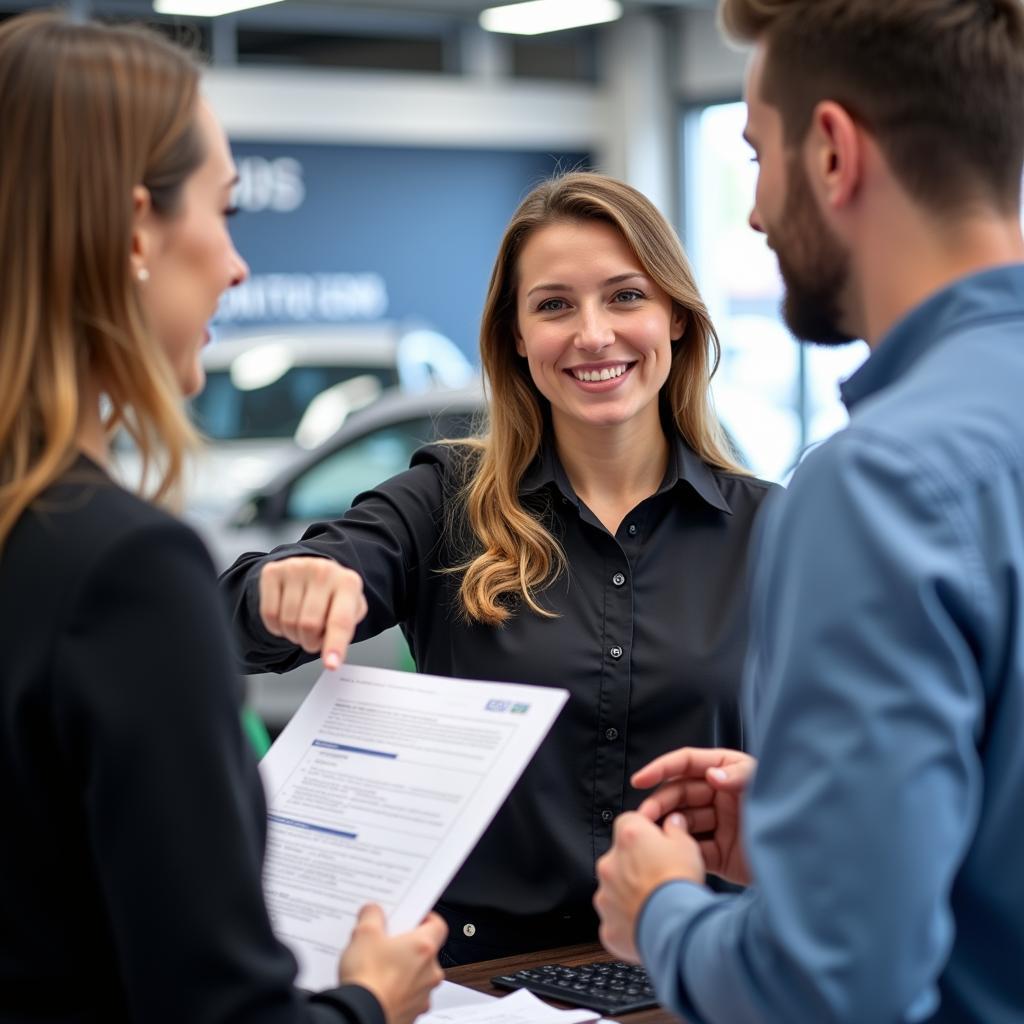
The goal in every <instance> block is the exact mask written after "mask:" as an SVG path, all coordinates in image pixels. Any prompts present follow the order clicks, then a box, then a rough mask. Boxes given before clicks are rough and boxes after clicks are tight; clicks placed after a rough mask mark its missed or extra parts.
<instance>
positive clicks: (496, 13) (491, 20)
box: [480, 0, 622, 36]
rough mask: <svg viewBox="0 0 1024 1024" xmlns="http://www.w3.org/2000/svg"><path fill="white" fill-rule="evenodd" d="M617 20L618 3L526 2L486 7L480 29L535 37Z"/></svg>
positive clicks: (577, 0)
mask: <svg viewBox="0 0 1024 1024" xmlns="http://www.w3.org/2000/svg"><path fill="white" fill-rule="evenodd" d="M621 17H622V4H621V3H619V2H618V0H527V2H526V3H521V4H507V5H505V6H504V7H489V8H488V9H487V10H486V11H483V12H481V14H480V27H481V28H484V29H486V30H487V31H488V32H507V33H510V34H513V35H519V36H536V35H540V34H541V33H543V32H561V31H562V30H564V29H567V28H582V27H583V26H584V25H603V24H605V23H606V22H609V21H617V20H618V19H619V18H621Z"/></svg>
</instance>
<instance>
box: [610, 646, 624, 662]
mask: <svg viewBox="0 0 1024 1024" xmlns="http://www.w3.org/2000/svg"><path fill="white" fill-rule="evenodd" d="M608 653H609V654H610V655H611V656H612V657H613V658H616V659H618V658H621V657H622V648H621V647H618V646H616V647H613V648H612V649H611V650H610V651H609V652H608Z"/></svg>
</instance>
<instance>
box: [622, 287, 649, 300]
mask: <svg viewBox="0 0 1024 1024" xmlns="http://www.w3.org/2000/svg"><path fill="white" fill-rule="evenodd" d="M643 297H644V293H643V292H640V291H637V290H636V289H635V288H626V289H625V290H624V291H621V292H616V294H615V301H616V302H639V301H640V299H642V298H643Z"/></svg>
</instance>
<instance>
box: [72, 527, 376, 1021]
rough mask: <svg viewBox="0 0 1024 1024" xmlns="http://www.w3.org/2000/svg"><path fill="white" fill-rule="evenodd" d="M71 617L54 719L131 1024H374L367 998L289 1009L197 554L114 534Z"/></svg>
mask: <svg viewBox="0 0 1024 1024" xmlns="http://www.w3.org/2000/svg"><path fill="white" fill-rule="evenodd" d="M71 607H72V613H71V618H70V621H69V623H68V627H67V628H66V629H65V630H64V631H62V634H61V638H60V640H59V642H58V643H59V647H58V650H57V651H56V652H55V659H56V660H55V665H56V672H55V674H54V676H55V693H54V697H55V702H56V709H55V712H56V715H57V722H58V728H59V733H60V742H61V745H62V747H63V748H64V756H65V757H66V759H67V762H68V767H69V769H70V770H71V771H72V772H73V773H74V775H75V776H76V777H77V778H78V779H79V780H80V792H81V813H82V816H83V826H84V828H85V829H86V830H87V832H88V835H89V847H90V849H91V853H92V856H93V857H94V859H95V864H94V871H95V876H96V878H97V879H98V884H99V888H100V899H101V901H102V907H101V908H98V910H99V912H100V913H101V915H102V917H103V918H105V920H106V921H107V923H108V927H109V929H110V933H111V941H112V944H113V947H114V950H115V955H116V957H117V960H118V967H119V972H120V975H121V977H122V979H123V985H124V990H125V993H126V999H127V1002H128V1010H129V1013H130V1015H131V1017H132V1019H134V1020H140V1021H146V1022H147V1024H163V1022H166V1024H182V1022H183V1021H188V1022H189V1024H222V1022H228V1021H231V1022H242V1021H244V1022H246V1024H249V1022H252V1024H284V1022H300V1021H301V1022H307V1021H310V1022H311V1021H324V1022H326V1021H339V1020H348V1021H351V1022H353V1024H383V1015H382V1013H381V1011H380V1007H379V1005H378V1004H377V1002H376V1000H375V999H374V998H373V997H372V996H371V995H370V993H369V992H367V991H365V990H364V989H360V988H356V987H350V988H349V989H344V988H342V989H339V990H336V991H335V992H332V993H326V994H325V995H324V997H323V999H321V1000H317V1001H315V1002H314V1001H311V1000H310V999H309V998H308V997H307V996H304V995H303V994H301V993H299V992H298V991H297V990H296V989H295V988H294V986H293V979H294V975H295V964H294V961H293V959H292V957H291V955H290V954H289V953H288V952H287V950H286V949H285V948H284V947H283V946H282V945H281V944H280V943H279V942H278V941H277V939H276V938H275V937H274V935H273V932H272V931H271V927H270V921H269V918H268V915H267V911H266V909H265V905H264V902H263V896H262V889H261V882H260V880H261V868H262V858H263V844H264V838H265V808H264V805H263V795H262V788H261V786H260V783H259V779H258V775H257V772H256V766H255V762H254V760H253V758H252V756H251V754H250V752H249V750H248V748H247V746H246V743H245V741H244V737H243V735H242V731H241V727H240V722H239V702H238V695H239V684H238V681H237V680H236V679H235V676H234V669H233V666H232V664H231V658H230V656H229V652H228V647H227V644H226V642H225V632H226V626H225V623H224V617H223V612H222V609H221V605H220V603H219V601H218V595H217V591H216V588H215V586H214V583H213V571H212V566H211V564H210V561H209V557H208V555H207V553H206V551H205V550H204V549H203V547H202V545H201V544H200V542H199V540H198V539H197V538H196V537H195V536H194V534H192V533H191V531H189V530H188V529H186V528H185V527H184V526H182V525H181V524H178V523H176V522H174V521H172V520H166V521H165V520H162V519H161V520H157V521H155V522H154V521H150V522H148V523H145V524H142V525H140V526H139V527H137V528H134V529H131V530H128V531H120V532H119V534H118V539H117V540H116V541H113V542H112V543H111V545H110V548H109V550H106V551H104V552H101V553H98V554H97V557H96V558H95V559H94V561H93V564H92V567H91V569H90V571H89V572H88V573H87V574H86V576H85V580H84V582H83V584H82V587H81V592H80V593H79V594H78V595H76V596H75V598H74V599H73V600H72V602H71Z"/></svg>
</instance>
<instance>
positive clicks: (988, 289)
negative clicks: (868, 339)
mask: <svg viewBox="0 0 1024 1024" xmlns="http://www.w3.org/2000/svg"><path fill="white" fill-rule="evenodd" d="M1022 308H1024V264H1020V263H1014V264H1011V265H1010V266H1005V267H996V268H995V269H994V270H983V271H981V272H980V273H977V274H971V275H969V276H968V277H962V278H961V279H960V280H959V281H956V282H954V283H953V284H951V285H949V286H948V287H947V288H944V289H942V291H940V292H936V294H934V295H932V296H931V297H930V298H927V299H925V300H924V302H922V303H921V304H920V305H919V306H916V307H915V308H914V309H912V310H911V311H910V312H909V313H908V314H907V315H906V316H905V317H904V318H903V319H902V320H900V321H899V322H898V323H897V324H896V325H895V327H893V328H892V329H891V330H890V331H889V333H888V334H886V335H885V336H884V337H883V338H882V340H881V341H880V342H879V344H878V346H877V347H876V348H875V350H874V351H873V352H872V353H871V355H870V356H869V357H868V360H867V362H866V363H864V365H863V366H862V367H861V368H860V369H859V370H857V372H856V373H854V374H853V376H851V377H850V378H849V379H848V380H846V381H844V382H843V383H842V384H841V385H840V388H839V390H840V393H841V395H842V399H843V403H844V404H845V406H846V408H847V409H849V410H852V409H853V407H854V406H855V405H857V403H858V402H862V401H863V400H864V399H865V398H869V397H870V396H871V395H873V394H875V392H877V391H881V390H882V388H884V387H887V386H888V385H889V384H891V383H893V381H896V380H898V379H899V378H900V377H902V376H903V375H904V374H905V373H907V372H908V371H909V370H910V368H911V367H912V366H913V365H914V364H915V363H916V362H917V361H918V360H919V359H920V358H921V357H922V356H923V355H924V354H925V353H926V352H928V351H929V349H931V348H933V347H934V346H935V345H936V344H939V343H941V342H942V340H943V339H944V338H946V337H948V336H949V335H950V334H952V333H953V332H954V331H955V330H957V329H960V328H963V327H964V326H966V325H968V324H970V323H972V322H975V321H979V320H986V319H991V318H992V317H998V316H1000V315H1002V314H1004V313H1011V312H1012V313H1015V314H1019V312H1020V310H1021V309H1022Z"/></svg>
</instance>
